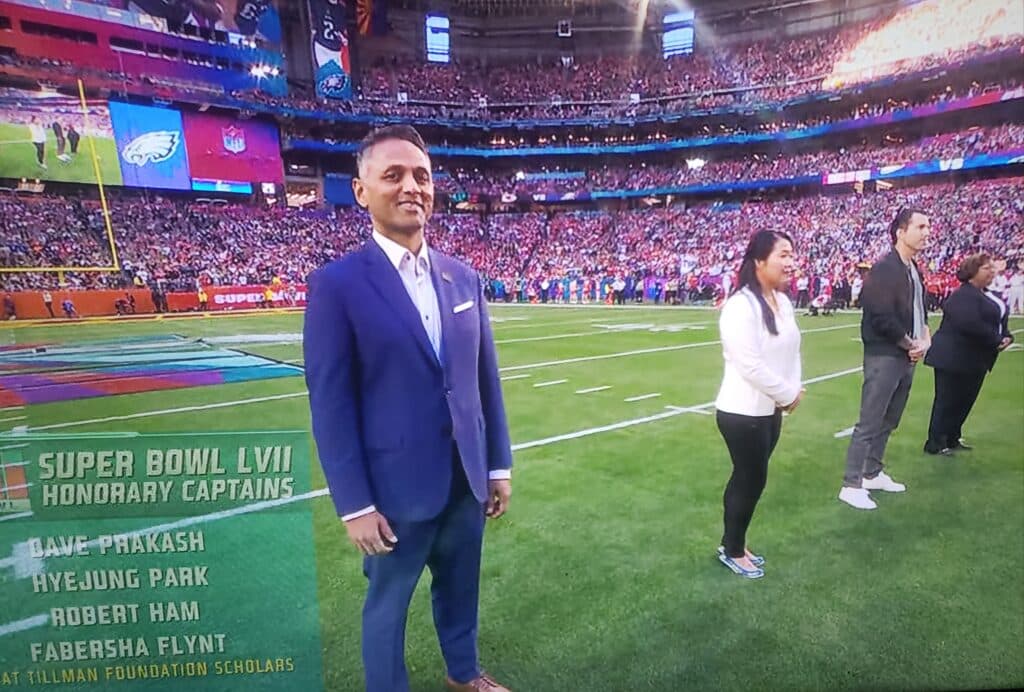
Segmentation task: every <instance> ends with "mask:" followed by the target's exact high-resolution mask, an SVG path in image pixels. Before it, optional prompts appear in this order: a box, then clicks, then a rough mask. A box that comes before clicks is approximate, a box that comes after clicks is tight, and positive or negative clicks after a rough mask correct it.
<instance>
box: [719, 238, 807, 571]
mask: <svg viewBox="0 0 1024 692" xmlns="http://www.w3.org/2000/svg"><path fill="white" fill-rule="evenodd" d="M793 268H794V263H793V242H792V240H790V238H789V236H787V235H786V234H784V233H777V232H774V231H760V232H758V233H756V234H755V235H754V237H753V238H751V239H750V243H749V245H747V251H746V254H745V255H744V256H743V263H742V264H741V265H740V270H739V278H738V281H737V284H736V289H735V290H734V292H733V294H732V296H731V297H730V298H729V299H728V300H727V301H726V302H725V305H724V307H723V308H722V315H721V318H720V319H719V327H720V330H721V338H722V352H723V355H724V356H725V374H724V375H723V377H722V386H721V388H720V389H719V392H718V399H717V400H716V401H715V407H716V408H717V413H716V416H717V421H718V429H719V431H720V432H721V433H722V437H723V438H725V444H726V446H727V447H728V448H729V456H731V457H732V476H731V477H730V478H729V483H728V484H727V485H726V486H725V494H724V497H723V504H724V506H725V522H724V523H725V532H724V535H723V537H722V545H721V546H719V548H718V559H719V560H720V561H721V562H722V564H724V565H725V566H726V567H728V568H729V569H731V570H732V571H733V572H735V573H736V574H739V575H740V576H743V577H747V578H749V579H757V578H759V577H763V576H764V569H763V566H764V558H762V557H760V556H758V555H755V554H754V553H752V552H750V551H749V550H748V549H747V544H746V535H747V527H749V526H750V520H751V518H752V517H753V516H754V509H755V508H756V507H757V501H758V500H759V499H760V498H761V493H762V492H763V491H764V486H765V482H766V481H767V479H768V459H769V458H770V457H771V455H772V451H774V449H775V444H776V443H777V442H778V441H779V433H780V431H781V429H782V412H783V411H790V412H791V411H793V410H794V409H796V407H797V405H798V404H799V403H800V399H801V397H802V396H803V392H804V390H803V389H802V388H801V386H800V374H801V373H800V330H799V328H798V327H797V324H796V316H795V314H794V312H793V305H792V303H790V301H789V298H787V297H786V294H785V293H783V291H784V290H785V288H786V287H787V286H788V285H789V283H790V280H791V278H792V273H793Z"/></svg>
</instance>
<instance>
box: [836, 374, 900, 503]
mask: <svg viewBox="0 0 1024 692" xmlns="http://www.w3.org/2000/svg"><path fill="white" fill-rule="evenodd" d="M914 369H915V366H914V363H911V362H910V361H909V360H908V359H907V357H906V356H876V355H867V354H865V356H864V386H863V388H862V389H861V395H860V420H859V421H858V422H857V425H856V427H854V429H853V437H852V438H851V439H850V447H849V449H847V450H846V474H845V475H844V476H843V485H844V486H847V487H850V488H859V487H861V481H863V480H864V478H874V477H875V476H877V475H878V474H879V473H881V471H882V468H883V465H882V455H883V454H885V445H886V444H887V443H888V442H889V435H890V434H892V431H893V430H895V429H896V426H898V425H899V424H900V418H902V417H903V409H904V408H906V405H907V399H908V398H909V397H910V385H911V384H913V382H914Z"/></svg>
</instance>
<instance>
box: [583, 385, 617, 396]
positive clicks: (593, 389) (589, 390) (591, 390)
mask: <svg viewBox="0 0 1024 692" xmlns="http://www.w3.org/2000/svg"><path fill="white" fill-rule="evenodd" d="M611 388H612V387H611V385H608V384H605V385H601V386H600V387H588V388H586V389H577V390H576V393H577V394H593V393H594V392H603V391H604V390H606V389H611Z"/></svg>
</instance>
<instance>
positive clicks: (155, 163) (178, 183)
mask: <svg viewBox="0 0 1024 692" xmlns="http://www.w3.org/2000/svg"><path fill="white" fill-rule="evenodd" d="M110 119H111V122H112V124H113V126H114V141H115V142H116V144H117V158H118V162H119V163H120V165H121V176H122V177H123V178H124V184H125V185H129V186H134V187H150V188H160V189H165V190H188V189H190V188H191V187H192V185H191V181H190V180H189V169H188V154H187V152H186V150H185V133H184V130H183V129H182V124H181V113H179V112H178V111H175V110H170V109H168V108H152V107H150V106H136V105H134V104H130V103H119V102H117V101H111V102H110Z"/></svg>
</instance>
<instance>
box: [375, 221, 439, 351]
mask: <svg viewBox="0 0 1024 692" xmlns="http://www.w3.org/2000/svg"><path fill="white" fill-rule="evenodd" d="M373 240H374V242H375V243H377V245H379V246H380V249H381V250H383V251H384V254H385V255H387V256H388V260H390V262H391V265H392V266H393V267H394V268H395V270H396V271H397V272H398V275H399V276H400V277H401V278H402V283H403V284H404V285H405V292H406V293H408V294H409V300H411V301H412V304H413V305H415V306H416V311H417V312H418V313H419V314H420V321H421V322H422V323H423V330H424V331H425V332H426V333H427V339H429V340H430V345H431V346H432V347H433V348H434V355H435V356H437V357H438V360H439V361H440V358H441V308H440V307H439V306H438V303H437V292H436V291H434V282H433V281H431V280H430V253H428V252H427V241H426V239H424V240H423V245H422V246H421V247H420V251H419V254H417V255H416V256H415V257H413V254H412V253H411V252H410V251H409V250H408V249H406V248H404V247H402V246H401V245H399V244H398V243H396V242H395V241H393V240H391V239H390V238H385V237H384V236H382V235H381V234H380V233H378V232H377V231H374V232H373Z"/></svg>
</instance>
